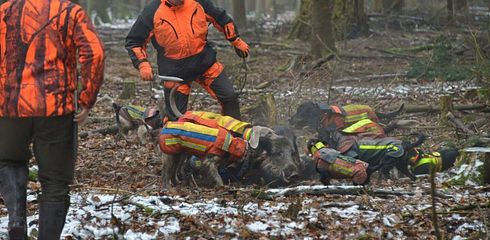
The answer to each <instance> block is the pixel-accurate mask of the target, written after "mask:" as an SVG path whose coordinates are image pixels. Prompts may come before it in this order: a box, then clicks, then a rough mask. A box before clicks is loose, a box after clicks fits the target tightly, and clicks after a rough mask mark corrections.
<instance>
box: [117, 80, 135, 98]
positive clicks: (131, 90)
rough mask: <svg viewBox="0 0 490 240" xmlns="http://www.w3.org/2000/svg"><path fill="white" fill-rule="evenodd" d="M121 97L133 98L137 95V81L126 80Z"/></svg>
mask: <svg viewBox="0 0 490 240" xmlns="http://www.w3.org/2000/svg"><path fill="white" fill-rule="evenodd" d="M122 86H123V90H122V93H121V95H120V96H119V98H120V99H131V98H134V97H135V96H136V83H135V82H134V81H124V82H123V85H122Z"/></svg>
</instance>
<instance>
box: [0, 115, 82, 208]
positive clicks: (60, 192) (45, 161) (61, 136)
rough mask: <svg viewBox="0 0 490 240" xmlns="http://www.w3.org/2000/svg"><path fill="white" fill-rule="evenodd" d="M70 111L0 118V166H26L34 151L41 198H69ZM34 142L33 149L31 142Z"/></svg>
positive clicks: (72, 164) (72, 167)
mask: <svg viewBox="0 0 490 240" xmlns="http://www.w3.org/2000/svg"><path fill="white" fill-rule="evenodd" d="M73 135H74V122H73V114H69V115H65V116H60V117H32V118H4V117H2V118H0V168H3V167H5V166H9V165H10V166H19V167H24V166H25V167H26V166H27V164H28V161H29V159H30V158H31V156H32V152H33V153H34V157H35V159H36V161H37V164H38V167H39V172H38V177H39V182H40V183H41V191H42V195H41V196H40V197H41V200H44V201H69V184H71V183H72V182H73V175H74V171H75V156H74V148H73V145H74V142H73ZM31 143H32V144H33V145H32V146H33V151H32V152H31V150H30V145H31Z"/></svg>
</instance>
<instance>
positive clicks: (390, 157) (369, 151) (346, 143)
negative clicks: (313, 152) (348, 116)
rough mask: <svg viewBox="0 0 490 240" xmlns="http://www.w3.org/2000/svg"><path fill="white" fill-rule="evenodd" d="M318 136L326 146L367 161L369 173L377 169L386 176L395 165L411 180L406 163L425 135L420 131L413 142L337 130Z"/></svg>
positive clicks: (410, 173)
mask: <svg viewBox="0 0 490 240" xmlns="http://www.w3.org/2000/svg"><path fill="white" fill-rule="evenodd" d="M319 137H320V139H321V140H322V141H323V142H325V143H327V144H328V147H330V148H334V149H336V150H339V151H340V152H341V153H342V154H344V155H347V156H350V157H353V158H357V159H359V160H362V161H364V162H367V163H369V168H368V171H369V173H372V172H374V171H377V170H379V171H380V172H381V175H382V176H383V177H385V178H387V177H389V172H390V170H391V169H392V168H394V167H396V169H398V171H400V172H401V173H403V174H405V175H406V176H407V177H409V178H410V179H412V180H415V176H414V175H413V173H412V172H411V171H410V170H409V169H408V165H407V163H408V161H409V159H410V157H411V156H415V155H416V154H417V153H416V151H417V150H416V149H415V147H418V146H419V145H421V144H422V143H423V141H424V140H425V136H424V135H423V134H421V133H419V134H418V135H417V140H416V141H415V142H413V143H412V142H408V141H401V140H398V139H395V138H380V139H371V138H361V139H358V138H357V137H355V136H352V135H347V136H346V135H343V134H342V133H340V132H339V131H333V132H328V131H323V132H321V134H320V135H319Z"/></svg>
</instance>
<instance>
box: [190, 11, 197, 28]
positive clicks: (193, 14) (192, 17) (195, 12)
mask: <svg viewBox="0 0 490 240" xmlns="http://www.w3.org/2000/svg"><path fill="white" fill-rule="evenodd" d="M196 14H197V8H196V10H194V13H192V16H191V30H192V34H195V32H194V26H193V25H192V21H193V20H194V16H196Z"/></svg>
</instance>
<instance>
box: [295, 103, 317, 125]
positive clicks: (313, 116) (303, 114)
mask: <svg viewBox="0 0 490 240" xmlns="http://www.w3.org/2000/svg"><path fill="white" fill-rule="evenodd" d="M321 118H322V111H321V109H320V107H319V106H318V104H316V103H314V102H310V101H308V102H304V103H302V104H301V105H299V106H298V109H297V110H296V113H295V114H294V115H293V116H292V117H291V118H290V119H289V124H291V125H293V126H294V127H298V128H300V127H308V128H309V129H311V130H316V129H317V128H318V125H319V124H320V120H321Z"/></svg>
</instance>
